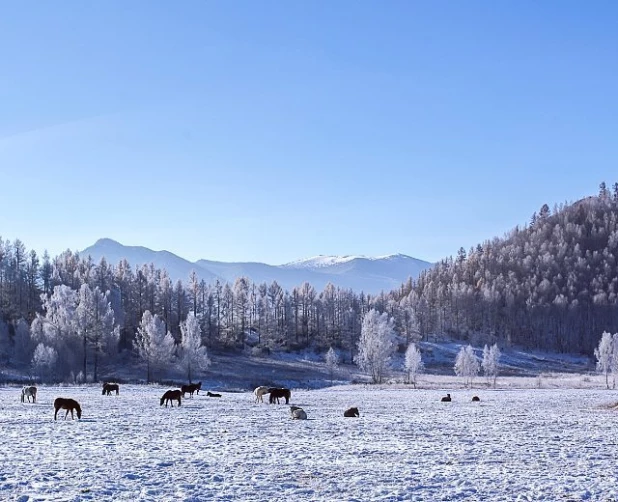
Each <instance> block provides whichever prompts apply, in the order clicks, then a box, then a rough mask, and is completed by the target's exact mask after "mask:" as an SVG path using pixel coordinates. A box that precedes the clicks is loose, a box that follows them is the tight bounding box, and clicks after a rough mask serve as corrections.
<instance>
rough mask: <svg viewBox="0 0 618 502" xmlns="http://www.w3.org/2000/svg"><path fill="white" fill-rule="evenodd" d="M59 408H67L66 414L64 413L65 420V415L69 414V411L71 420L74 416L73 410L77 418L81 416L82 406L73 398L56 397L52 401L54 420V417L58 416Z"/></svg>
mask: <svg viewBox="0 0 618 502" xmlns="http://www.w3.org/2000/svg"><path fill="white" fill-rule="evenodd" d="M60 409H63V410H67V412H66V414H65V415H64V419H65V420H66V419H67V416H69V411H70V412H71V420H73V419H74V418H75V417H74V416H73V410H75V411H76V412H77V418H78V419H79V418H82V408H81V406H80V405H79V403H78V402H77V401H75V399H69V398H66V397H58V398H56V400H55V401H54V410H55V413H54V420H56V417H57V416H58V411H59V410H60Z"/></svg>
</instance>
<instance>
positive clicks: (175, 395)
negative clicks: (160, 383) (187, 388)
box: [160, 389, 182, 408]
mask: <svg viewBox="0 0 618 502" xmlns="http://www.w3.org/2000/svg"><path fill="white" fill-rule="evenodd" d="M181 396H182V391H181V390H178V389H176V390H168V391H167V392H166V393H165V394H163V397H162V398H161V404H160V406H163V403H165V407H166V408H167V403H168V402H169V403H170V405H171V407H172V408H173V407H174V403H173V402H172V401H178V406H180V398H181Z"/></svg>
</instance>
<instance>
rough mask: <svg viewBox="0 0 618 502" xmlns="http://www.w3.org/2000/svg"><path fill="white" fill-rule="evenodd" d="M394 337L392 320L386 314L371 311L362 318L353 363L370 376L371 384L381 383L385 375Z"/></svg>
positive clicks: (393, 347)
mask: <svg viewBox="0 0 618 502" xmlns="http://www.w3.org/2000/svg"><path fill="white" fill-rule="evenodd" d="M394 335H395V330H394V328H393V320H392V319H389V317H388V315H387V314H386V312H384V313H382V314H380V313H379V312H378V311H377V310H375V309H371V310H370V311H369V312H367V313H366V314H365V316H364V317H363V324H362V326H361V336H360V340H359V342H358V354H357V355H356V357H355V358H354V361H355V362H356V364H358V367H359V368H360V369H361V371H364V372H365V373H368V374H369V375H371V380H372V382H373V383H381V382H382V379H383V378H384V376H385V374H386V371H387V369H388V367H389V364H390V360H391V356H392V354H393V351H394V350H395V344H394V343H393V338H394Z"/></svg>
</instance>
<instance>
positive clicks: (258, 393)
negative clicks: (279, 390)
mask: <svg viewBox="0 0 618 502" xmlns="http://www.w3.org/2000/svg"><path fill="white" fill-rule="evenodd" d="M269 392H270V389H269V388H268V387H267V386H266V385H260V386H259V387H256V388H255V390H254V391H253V393H254V394H255V402H256V403H258V402H259V403H263V402H264V398H263V396H264V394H268V393H269Z"/></svg>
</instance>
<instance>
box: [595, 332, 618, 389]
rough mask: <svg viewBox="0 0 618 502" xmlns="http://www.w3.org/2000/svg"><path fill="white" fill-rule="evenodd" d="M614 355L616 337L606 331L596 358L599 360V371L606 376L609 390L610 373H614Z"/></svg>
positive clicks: (602, 336)
mask: <svg viewBox="0 0 618 502" xmlns="http://www.w3.org/2000/svg"><path fill="white" fill-rule="evenodd" d="M613 354H614V337H613V336H612V335H611V333H608V332H607V331H604V332H603V334H602V335H601V340H600V341H599V345H598V347H597V348H596V349H594V356H595V357H596V358H597V370H598V371H600V372H601V373H603V374H604V375H605V385H606V386H607V388H608V389H609V373H610V372H611V371H612V362H613Z"/></svg>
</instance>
